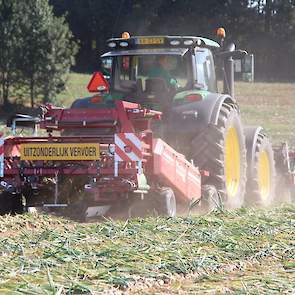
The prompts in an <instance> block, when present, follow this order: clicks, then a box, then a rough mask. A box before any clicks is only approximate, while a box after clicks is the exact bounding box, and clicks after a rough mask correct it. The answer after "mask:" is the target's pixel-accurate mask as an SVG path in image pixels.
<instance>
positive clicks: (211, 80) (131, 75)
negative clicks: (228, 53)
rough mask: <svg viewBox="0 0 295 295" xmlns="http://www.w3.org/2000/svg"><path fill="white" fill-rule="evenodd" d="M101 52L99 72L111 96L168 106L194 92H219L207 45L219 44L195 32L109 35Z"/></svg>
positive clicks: (149, 105)
mask: <svg viewBox="0 0 295 295" xmlns="http://www.w3.org/2000/svg"><path fill="white" fill-rule="evenodd" d="M107 45H108V47H109V49H110V51H109V52H107V53H105V54H103V55H102V56H101V72H102V73H103V76H104V78H105V79H106V80H107V81H108V83H109V89H110V94H111V96H112V98H119V99H123V100H127V101H131V102H138V103H141V104H143V105H146V106H148V107H152V108H154V109H157V110H161V111H164V112H165V111H166V110H167V109H168V108H169V107H170V106H171V105H173V103H177V104H179V103H186V102H191V101H192V100H193V99H196V98H197V97H198V96H197V95H195V96H194V94H198V93H206V92H211V93H212V92H217V84H216V77H215V66H214V60H213V54H212V52H211V50H210V48H218V47H219V45H218V43H216V42H214V41H211V40H209V39H205V38H199V37H180V36H177V37H173V36H156V37H128V36H127V38H126V36H125V38H116V39H110V40H108V42H107Z"/></svg>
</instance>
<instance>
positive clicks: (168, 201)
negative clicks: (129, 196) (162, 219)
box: [129, 187, 176, 217]
mask: <svg viewBox="0 0 295 295" xmlns="http://www.w3.org/2000/svg"><path fill="white" fill-rule="evenodd" d="M146 216H167V217H175V216H176V198H175V195H174V192H173V190H172V189H171V188H169V187H162V188H160V189H157V190H152V191H150V192H149V193H148V195H146V196H145V197H144V199H143V200H142V199H140V198H139V197H138V196H137V197H136V199H134V200H133V202H132V203H131V204H130V207H129V217H146Z"/></svg>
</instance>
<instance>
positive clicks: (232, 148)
mask: <svg viewBox="0 0 295 295" xmlns="http://www.w3.org/2000/svg"><path fill="white" fill-rule="evenodd" d="M240 163H241V155H240V142H239V137H238V133H237V130H236V128H234V127H230V128H229V129H228V131H227V133H226V137H225V154H224V170H225V184H226V191H227V195H228V197H229V198H234V197H235V195H236V194H237V192H238V189H239V185H240V176H241V167H240Z"/></svg>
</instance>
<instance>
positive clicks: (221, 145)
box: [192, 103, 247, 208]
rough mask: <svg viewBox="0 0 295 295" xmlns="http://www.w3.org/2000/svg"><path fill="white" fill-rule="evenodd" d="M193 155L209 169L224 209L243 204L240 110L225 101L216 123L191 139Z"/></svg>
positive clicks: (243, 183) (243, 161) (243, 173)
mask: <svg viewBox="0 0 295 295" xmlns="http://www.w3.org/2000/svg"><path fill="white" fill-rule="evenodd" d="M192 158H193V159H194V162H195V163H196V165H197V166H198V167H200V169H203V170H207V171H209V173H210V176H209V177H208V179H207V180H206V183H204V184H208V185H213V186H215V188H216V189H217V191H218V192H219V193H220V195H221V197H222V200H223V202H224V206H225V208H239V207H241V206H242V205H243V203H244V195H245V187H246V169H247V161H246V146H245V137H244V134H243V128H242V124H241V119H240V115H239V111H238V109H237V108H236V106H235V105H232V104H226V103H224V104H223V105H222V107H221V110H220V113H219V117H218V122H217V125H210V126H209V127H208V128H207V129H206V130H204V132H203V133H202V134H200V135H198V136H197V137H196V138H195V139H194V140H193V141H192Z"/></svg>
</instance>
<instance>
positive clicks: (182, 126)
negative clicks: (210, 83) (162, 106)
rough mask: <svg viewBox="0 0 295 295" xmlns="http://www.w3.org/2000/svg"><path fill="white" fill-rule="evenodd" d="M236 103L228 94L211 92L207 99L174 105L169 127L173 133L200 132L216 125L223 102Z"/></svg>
mask: <svg viewBox="0 0 295 295" xmlns="http://www.w3.org/2000/svg"><path fill="white" fill-rule="evenodd" d="M224 102H226V103H228V104H234V105H235V106H236V103H235V101H234V100H233V99H232V98H231V97H230V96H228V95H224V94H217V93H211V94H209V95H208V96H207V97H206V99H204V100H201V101H196V102H192V103H188V104H184V105H180V106H174V107H172V110H171V114H170V116H169V124H168V126H169V127H168V129H169V131H171V132H172V133H174V134H175V133H178V134H179V133H182V134H184V133H186V134H188V133H189V134H194V135H196V134H198V133H200V132H201V131H203V130H204V129H206V128H207V127H208V125H210V124H213V125H216V124H217V121H218V117H219V113H220V109H221V107H222V105H223V103H224Z"/></svg>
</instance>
